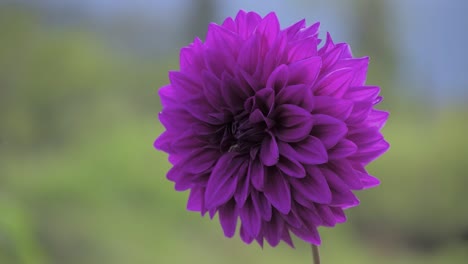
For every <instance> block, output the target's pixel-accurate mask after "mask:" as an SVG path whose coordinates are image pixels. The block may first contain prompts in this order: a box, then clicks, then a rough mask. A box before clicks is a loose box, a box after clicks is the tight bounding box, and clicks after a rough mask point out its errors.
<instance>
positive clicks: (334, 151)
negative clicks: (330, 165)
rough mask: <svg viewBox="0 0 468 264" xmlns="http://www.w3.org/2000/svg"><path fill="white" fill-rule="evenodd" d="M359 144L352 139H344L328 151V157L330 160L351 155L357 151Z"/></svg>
mask: <svg viewBox="0 0 468 264" xmlns="http://www.w3.org/2000/svg"><path fill="white" fill-rule="evenodd" d="M357 149H358V148H357V146H356V144H354V143H353V142H352V141H350V140H347V139H342V140H341V141H340V142H338V144H336V145H335V146H334V147H333V148H331V149H330V150H329V151H328V157H329V158H330V160H337V159H343V158H346V157H349V156H351V155H353V154H354V153H356V151H357Z"/></svg>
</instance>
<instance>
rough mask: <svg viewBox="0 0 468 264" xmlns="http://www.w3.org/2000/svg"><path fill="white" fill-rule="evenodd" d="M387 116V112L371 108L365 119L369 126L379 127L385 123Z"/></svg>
mask: <svg viewBox="0 0 468 264" xmlns="http://www.w3.org/2000/svg"><path fill="white" fill-rule="evenodd" d="M388 116H389V113H388V112H385V111H380V110H372V111H371V112H370V113H369V116H368V118H367V120H366V121H367V123H368V124H369V125H370V126H375V127H376V128H378V129H381V128H382V127H383V126H384V125H385V122H386V121H387V119H388Z"/></svg>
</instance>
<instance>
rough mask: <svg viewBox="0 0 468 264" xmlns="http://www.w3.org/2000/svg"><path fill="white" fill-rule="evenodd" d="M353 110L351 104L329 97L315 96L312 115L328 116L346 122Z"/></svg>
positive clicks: (350, 102) (348, 101)
mask: <svg viewBox="0 0 468 264" xmlns="http://www.w3.org/2000/svg"><path fill="white" fill-rule="evenodd" d="M352 110H353V102H352V101H350V100H343V99H340V98H334V97H331V96H315V107H314V110H313V111H312V113H313V114H324V115H329V116H332V117H334V118H337V119H340V120H346V119H347V118H348V117H349V115H350V114H351V112H352Z"/></svg>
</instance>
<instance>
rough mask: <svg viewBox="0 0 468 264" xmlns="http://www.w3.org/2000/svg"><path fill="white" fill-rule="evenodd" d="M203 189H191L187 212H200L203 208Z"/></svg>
mask: <svg viewBox="0 0 468 264" xmlns="http://www.w3.org/2000/svg"><path fill="white" fill-rule="evenodd" d="M204 192H205V188H196V187H194V188H192V189H191V190H190V195H189V198H188V201H187V210H189V211H195V212H201V211H202V208H203V207H204V202H205V200H204V198H205V193H204Z"/></svg>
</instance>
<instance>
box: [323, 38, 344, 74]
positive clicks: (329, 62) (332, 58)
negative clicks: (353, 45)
mask: <svg viewBox="0 0 468 264" xmlns="http://www.w3.org/2000/svg"><path fill="white" fill-rule="evenodd" d="M327 43H328V39H327ZM325 45H327V44H325ZM345 49H346V46H345V45H343V44H338V45H336V46H335V47H333V48H332V49H331V50H330V51H328V52H326V54H324V55H323V56H322V59H323V65H325V67H326V69H327V70H328V69H329V68H331V67H332V66H334V65H335V63H336V62H337V61H338V59H339V58H340V56H341V54H342V53H343V52H344V50H345Z"/></svg>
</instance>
